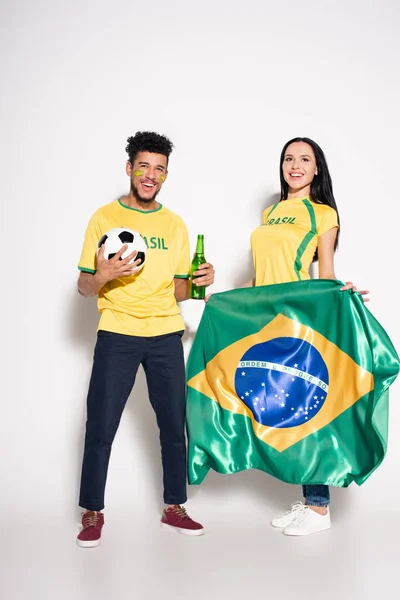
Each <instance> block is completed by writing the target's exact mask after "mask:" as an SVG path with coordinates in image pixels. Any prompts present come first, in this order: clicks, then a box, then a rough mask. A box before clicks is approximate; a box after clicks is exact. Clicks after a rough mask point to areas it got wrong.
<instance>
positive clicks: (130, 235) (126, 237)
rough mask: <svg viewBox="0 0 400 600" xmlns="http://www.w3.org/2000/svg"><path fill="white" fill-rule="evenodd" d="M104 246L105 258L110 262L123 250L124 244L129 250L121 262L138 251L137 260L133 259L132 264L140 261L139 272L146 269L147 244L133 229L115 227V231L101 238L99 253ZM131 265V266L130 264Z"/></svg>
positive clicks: (110, 231) (112, 230)
mask: <svg viewBox="0 0 400 600" xmlns="http://www.w3.org/2000/svg"><path fill="white" fill-rule="evenodd" d="M103 244H104V258H106V259H107V260H109V259H110V258H112V257H113V256H115V255H116V254H117V252H119V250H121V248H122V246H123V245H124V244H127V245H128V248H127V249H126V250H125V252H124V253H123V254H122V256H121V258H120V260H122V259H123V258H126V257H127V256H129V254H131V253H132V252H133V251H134V250H136V251H137V254H136V256H135V258H133V259H132V260H131V261H130V263H132V262H134V261H135V260H138V259H140V260H141V261H142V262H140V263H139V265H138V266H137V271H140V269H142V268H143V267H144V264H145V262H146V251H147V246H146V242H145V241H144V239H143V238H142V236H141V235H140V233H138V232H137V231H134V230H133V229H128V228H127V227H115V228H114V229H110V230H109V231H107V232H106V233H105V234H104V235H102V236H101V238H100V240H99V243H98V244H97V252H99V250H100V248H101V246H102V245H103ZM130 263H129V264H130Z"/></svg>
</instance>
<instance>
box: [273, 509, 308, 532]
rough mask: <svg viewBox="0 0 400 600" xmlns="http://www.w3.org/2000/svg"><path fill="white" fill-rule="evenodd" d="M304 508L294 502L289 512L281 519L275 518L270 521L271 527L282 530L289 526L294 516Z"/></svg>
mask: <svg viewBox="0 0 400 600" xmlns="http://www.w3.org/2000/svg"><path fill="white" fill-rule="evenodd" d="M305 508H306V506H305V504H303V503H302V502H295V503H294V504H292V508H291V509H290V510H289V512H287V513H285V514H284V515H283V517H276V518H275V519H272V521H271V525H272V527H280V528H281V529H284V528H285V527H287V526H288V525H290V523H291V522H292V521H293V519H294V518H295V517H296V515H298V514H299V512H302V511H303V510H304V509H305Z"/></svg>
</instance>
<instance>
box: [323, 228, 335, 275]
mask: <svg viewBox="0 0 400 600" xmlns="http://www.w3.org/2000/svg"><path fill="white" fill-rule="evenodd" d="M336 236H337V227H333V228H332V229H329V231H327V232H326V233H323V234H322V235H320V236H319V238H318V278H319V279H337V277H336V275H335V267H334V252H335V240H336Z"/></svg>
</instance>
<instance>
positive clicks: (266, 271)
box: [247, 138, 368, 535]
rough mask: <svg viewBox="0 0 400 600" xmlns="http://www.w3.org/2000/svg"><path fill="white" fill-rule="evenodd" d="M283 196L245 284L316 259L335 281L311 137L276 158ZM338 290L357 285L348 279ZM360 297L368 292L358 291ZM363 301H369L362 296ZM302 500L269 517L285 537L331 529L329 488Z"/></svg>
mask: <svg viewBox="0 0 400 600" xmlns="http://www.w3.org/2000/svg"><path fill="white" fill-rule="evenodd" d="M280 179H281V200H280V202H278V203H277V204H275V205H274V206H272V207H269V208H267V209H266V210H265V211H264V215H263V225H262V226H261V227H258V228H257V229H256V230H255V231H254V232H253V234H252V236H251V247H252V253H253V260H254V267H255V273H256V277H255V280H254V281H252V282H250V283H249V284H247V285H256V286H259V285H269V284H274V283H285V282H289V281H301V280H304V279H309V273H308V272H309V268H310V265H311V263H312V262H313V261H314V260H318V277H319V278H320V279H337V278H336V275H335V272H334V251H335V249H336V247H337V243H338V228H339V215H338V211H337V207H336V202H335V199H334V196H333V190H332V180H331V177H330V174H329V170H328V165H327V162H326V159H325V156H324V153H323V151H322V150H321V148H320V147H319V146H318V144H316V143H315V142H314V141H312V140H310V139H309V138H295V139H293V140H290V141H289V142H287V144H285V146H284V148H283V150H282V154H281V160H280ZM341 289H342V290H349V289H352V290H353V291H356V290H357V288H355V287H354V286H353V284H352V283H350V282H347V284H346V286H344V287H342V288H341ZM359 293H360V294H362V295H363V296H365V294H368V291H366V290H362V291H360V292H359ZM364 300H365V301H367V300H368V299H367V298H365V299H364ZM303 495H304V498H305V501H304V504H303V503H302V502H296V503H295V504H293V505H292V508H291V510H290V511H289V512H288V513H286V514H285V515H283V516H282V517H278V518H276V519H273V520H272V522H271V524H272V526H273V527H280V528H282V529H283V533H284V534H285V535H308V534H310V533H316V532H318V531H323V530H325V529H329V528H330V526H331V520H330V514H329V487H328V486H326V485H304V486H303Z"/></svg>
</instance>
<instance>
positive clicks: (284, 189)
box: [279, 137, 340, 261]
mask: <svg viewBox="0 0 400 600" xmlns="http://www.w3.org/2000/svg"><path fill="white" fill-rule="evenodd" d="M295 142H304V143H305V144H308V145H309V146H311V148H312V149H313V152H314V156H315V160H316V162H317V169H318V174H317V175H315V176H314V179H313V180H312V182H311V191H310V197H311V200H312V201H313V202H315V203H316V204H327V205H328V206H331V207H332V208H333V209H334V210H336V214H337V216H338V223H339V225H340V219H339V211H338V209H337V206H336V201H335V197H334V195H333V186H332V179H331V176H330V173H329V169H328V163H327V162H326V158H325V154H324V153H323V151H322V148H320V147H319V146H318V144H317V143H316V142H314V141H313V140H310V138H307V137H296V138H293V139H292V140H289V141H288V142H287V143H286V144H285V145H284V146H283V150H282V153H281V159H280V163H279V176H280V179H281V200H287V197H288V193H289V184H288V183H287V182H286V181H285V179H284V177H283V171H282V165H283V161H284V160H285V154H286V150H287V148H288V146H290V144H293V143H295ZM338 242H339V230H338V233H337V236H336V240H335V250H336V248H337V246H338ZM315 260H318V253H317V252H316V253H315V256H314V258H313V261H315Z"/></svg>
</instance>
